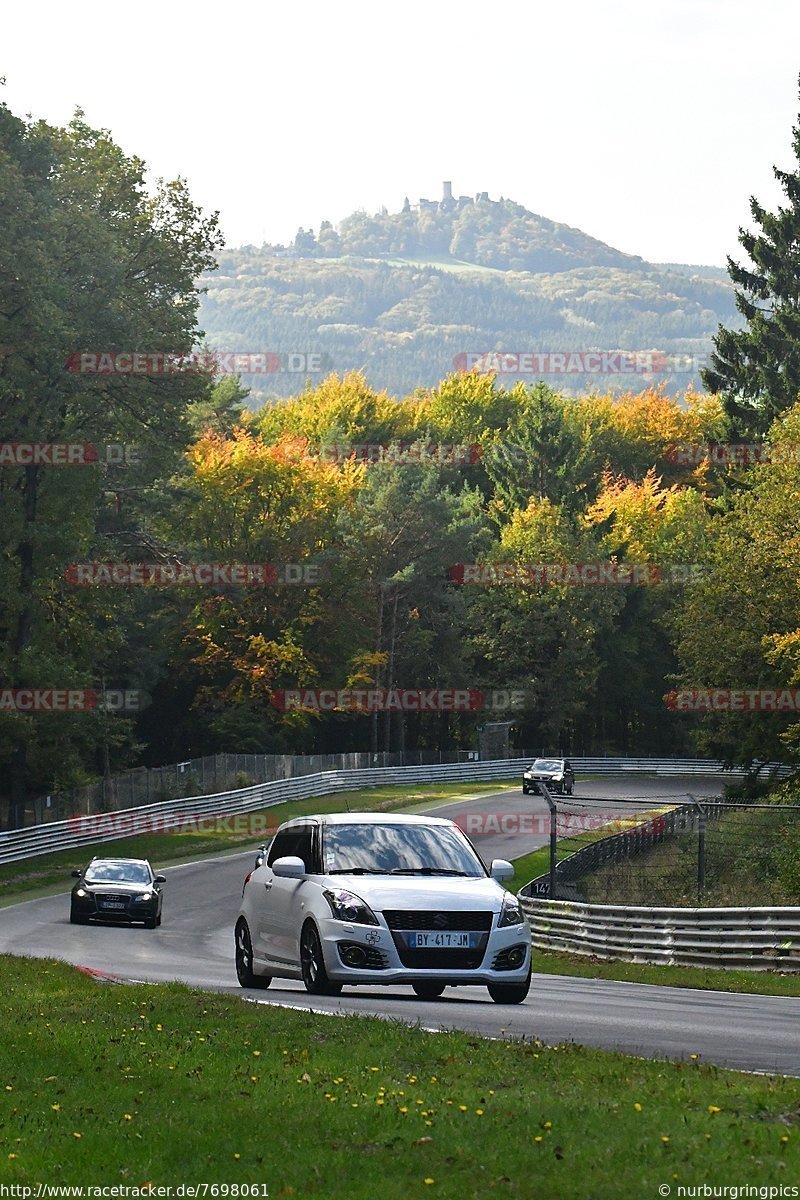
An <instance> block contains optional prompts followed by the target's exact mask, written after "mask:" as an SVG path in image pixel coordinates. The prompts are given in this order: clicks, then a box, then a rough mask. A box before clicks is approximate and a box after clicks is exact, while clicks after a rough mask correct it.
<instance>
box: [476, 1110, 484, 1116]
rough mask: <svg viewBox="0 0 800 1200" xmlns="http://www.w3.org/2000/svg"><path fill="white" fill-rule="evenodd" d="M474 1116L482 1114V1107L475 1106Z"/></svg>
mask: <svg viewBox="0 0 800 1200" xmlns="http://www.w3.org/2000/svg"><path fill="white" fill-rule="evenodd" d="M475 1116H476V1117H482V1116H483V1109H482V1108H476V1109H475Z"/></svg>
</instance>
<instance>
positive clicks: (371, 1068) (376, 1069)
mask: <svg viewBox="0 0 800 1200" xmlns="http://www.w3.org/2000/svg"><path fill="white" fill-rule="evenodd" d="M370 1071H380V1067H370Z"/></svg>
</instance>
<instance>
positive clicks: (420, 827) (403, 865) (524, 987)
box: [235, 813, 531, 1004]
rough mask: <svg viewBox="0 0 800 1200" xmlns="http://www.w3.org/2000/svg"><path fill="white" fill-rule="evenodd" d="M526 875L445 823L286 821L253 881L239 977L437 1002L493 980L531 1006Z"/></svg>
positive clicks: (497, 988) (383, 818) (245, 904)
mask: <svg viewBox="0 0 800 1200" xmlns="http://www.w3.org/2000/svg"><path fill="white" fill-rule="evenodd" d="M513 873H514V869H513V867H512V866H511V864H510V863H508V862H506V861H505V860H504V859H495V860H494V862H493V863H492V865H491V870H490V871H489V872H487V870H486V867H485V866H484V864H483V862H482V861H481V859H480V857H479V856H478V854H477V852H476V851H475V849H474V847H473V846H472V844H471V843H470V841H469V840H468V838H467V837H465V835H464V834H463V833H462V832H461V830H460V829H459V828H458V826H457V825H456V824H454V822H452V821H446V820H443V819H442V818H440V817H422V816H420V817H417V816H391V815H376V814H373V813H347V814H343V813H336V814H328V815H324V816H315V817H302V818H299V819H296V820H294V821H287V822H286V824H284V825H281V827H280V828H279V830H278V832H277V833H276V834H275V837H274V838H273V841H272V843H271V845H270V847H269V853H268V854H267V857H266V861H265V862H264V863H263V864H262V865H261V866H259V867H256V868H255V869H254V870H252V871H251V872H250V874H249V875H248V876H247V879H246V880H245V885H244V890H243V894H242V906H241V909H240V911H239V916H238V918H237V921H236V930H235V944H236V974H237V977H238V979H239V983H240V984H241V985H242V987H245V988H265V987H269V985H270V983H271V982H272V980H273V979H274V978H277V979H302V980H303V983H304V984H305V986H306V990H307V991H309V992H311V993H312V994H314V995H327V996H335V995H338V994H339V992H341V990H342V987H343V986H345V985H346V984H370V985H373V986H374V985H375V984H387V985H392V986H397V985H398V984H410V985H411V987H412V988H413V989H414V991H415V992H416V993H417V995H418V996H420V997H422V998H423V999H426V1000H433V999H435V998H436V997H437V996H441V994H442V992H443V991H444V989H445V988H446V987H455V986H458V985H459V984H461V985H464V984H483V985H485V986H486V987H487V988H488V989H489V995H490V996H491V997H492V999H493V1000H495V1001H496V1002H497V1003H498V1004H519V1003H520V1002H521V1001H523V1000H524V999H525V997H526V996H527V994H528V990H529V988H530V979H531V944H530V931H529V928H528V924H527V921H526V919H525V916H524V914H523V912H522V909H521V908H520V905H519V903H518V902H517V899H516V897H515V896H512V895H511V893H510V892H507V891H506V890H505V888H503V887H501V886H500V882H499V881H500V880H503V879H509V878H510V877H511V876H512V875H513Z"/></svg>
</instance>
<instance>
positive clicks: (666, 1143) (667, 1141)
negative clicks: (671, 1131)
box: [661, 1137, 669, 1146]
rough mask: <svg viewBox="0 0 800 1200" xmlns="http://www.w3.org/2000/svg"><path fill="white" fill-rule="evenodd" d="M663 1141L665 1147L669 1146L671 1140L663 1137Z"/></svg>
mask: <svg viewBox="0 0 800 1200" xmlns="http://www.w3.org/2000/svg"><path fill="white" fill-rule="evenodd" d="M661 1140H662V1142H663V1143H664V1145H665V1146H667V1145H669V1138H668V1137H662V1139H661Z"/></svg>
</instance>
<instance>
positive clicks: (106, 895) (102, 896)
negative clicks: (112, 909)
mask: <svg viewBox="0 0 800 1200" xmlns="http://www.w3.org/2000/svg"><path fill="white" fill-rule="evenodd" d="M95 899H96V900H97V903H98V904H102V903H103V901H104V900H110V901H111V902H112V903H113V904H119V903H120V902H122V903H123V904H127V903H128V901H129V900H130V896H116V895H114V894H113V893H112V892H101V893H98V894H97V895H96V896H95Z"/></svg>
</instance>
